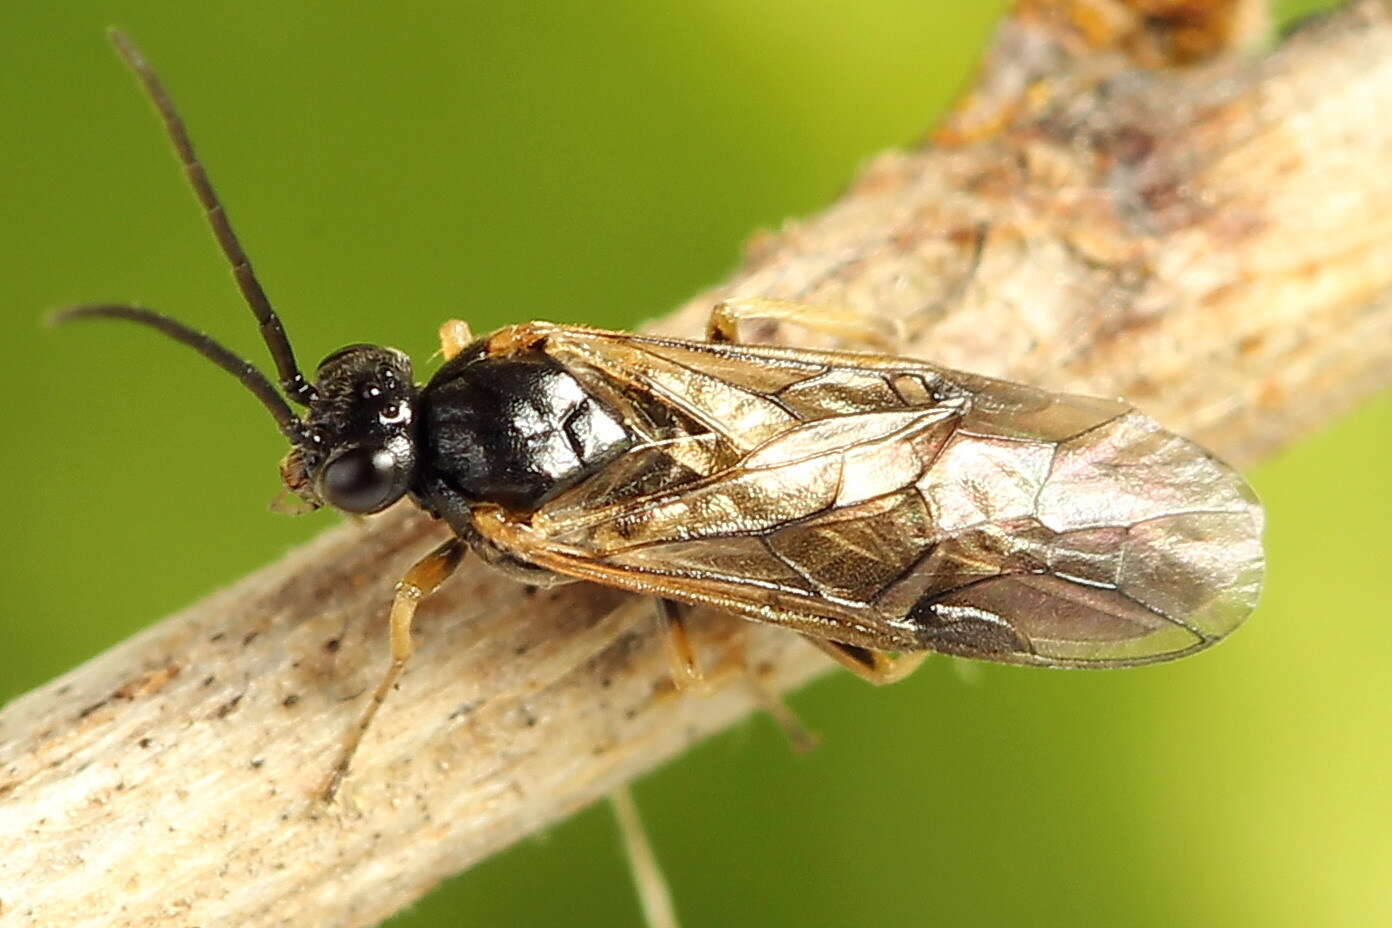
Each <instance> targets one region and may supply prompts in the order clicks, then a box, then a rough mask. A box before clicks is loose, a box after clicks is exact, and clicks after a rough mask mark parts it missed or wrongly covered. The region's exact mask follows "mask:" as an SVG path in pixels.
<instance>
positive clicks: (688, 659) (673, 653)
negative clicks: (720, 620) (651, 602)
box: [657, 596, 705, 690]
mask: <svg viewBox="0 0 1392 928" xmlns="http://www.w3.org/2000/svg"><path fill="white" fill-rule="evenodd" d="M685 618H686V606H685V605H684V604H683V603H679V602H676V601H675V600H671V599H663V598H662V597H660V596H659V597H658V599H657V621H658V623H659V624H660V625H661V626H662V643H663V650H665V651H666V652H667V669H668V671H669V672H670V673H671V674H672V685H673V686H675V687H676V688H677V689H678V690H687V689H691V688H693V687H696V686H700V685H701V684H702V683H703V682H705V675H704V674H702V673H701V665H700V663H699V662H698V661H697V660H696V649H695V648H693V647H692V646H691V636H690V635H688V634H687V631H686V622H685Z"/></svg>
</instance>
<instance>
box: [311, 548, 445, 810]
mask: <svg viewBox="0 0 1392 928" xmlns="http://www.w3.org/2000/svg"><path fill="white" fill-rule="evenodd" d="M466 550H467V549H466V548H465V545H464V541H463V539H460V538H451V539H450V540H449V541H446V542H445V543H444V544H442V545H440V546H439V547H438V548H436V549H435V550H434V551H431V552H430V553H429V554H427V555H426V556H425V557H423V558H421V559H420V560H419V561H417V562H416V564H415V566H414V567H412V568H411V569H410V570H408V571H406V576H404V577H402V578H401V582H400V583H398V584H397V585H396V596H395V598H393V600H392V607H391V618H390V620H389V621H390V623H391V663H390V664H389V665H387V672H386V674H385V675H384V676H383V677H382V681H381V682H380V683H378V684H377V689H376V690H375V691H374V692H373V694H372V701H371V702H369V703H368V704H367V708H366V709H364V710H363V713H362V716H361V717H360V718H359V719H358V721H357V724H356V725H354V726H353V728H352V730H351V731H350V732H349V733H348V740H347V741H345V742H344V743H343V750H342V751H341V752H340V754H339V756H338V763H336V764H334V769H333V772H332V773H331V774H330V775H329V782H328V783H327V784H326V785H325V787H324V792H323V797H324V801H325V802H331V801H332V800H333V798H334V796H335V794H337V793H338V788H339V787H340V786H341V785H343V778H344V777H345V776H347V775H348V767H349V765H350V764H352V762H353V755H354V754H356V753H357V751H358V746H359V745H361V744H362V739H363V735H365V734H367V729H368V728H369V727H371V725H372V720H373V718H375V717H376V715H377V710H378V709H380V708H382V703H384V702H386V700H387V694H388V693H390V692H391V691H392V689H393V688H394V687H395V686H396V682H397V681H398V680H400V679H401V673H402V671H403V670H405V669H406V661H407V660H408V659H409V658H410V657H411V650H412V647H411V620H412V619H414V618H415V616H416V607H417V606H418V605H420V601H421V600H422V599H424V598H425V597H427V596H429V595H430V594H431V593H433V592H435V590H436V589H438V588H439V586H440V584H442V583H444V582H445V580H446V578H448V577H449V575H450V574H452V573H454V569H455V568H456V567H458V566H459V562H460V561H461V560H463V558H464V552H465V551H466Z"/></svg>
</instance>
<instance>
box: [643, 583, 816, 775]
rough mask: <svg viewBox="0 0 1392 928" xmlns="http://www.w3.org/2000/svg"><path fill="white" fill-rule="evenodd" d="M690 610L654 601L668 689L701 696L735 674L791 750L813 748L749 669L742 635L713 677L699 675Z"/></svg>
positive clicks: (799, 725)
mask: <svg viewBox="0 0 1392 928" xmlns="http://www.w3.org/2000/svg"><path fill="white" fill-rule="evenodd" d="M689 608H691V607H690V606H687V605H686V604H685V603H679V602H676V601H675V600H671V599H663V598H660V597H659V598H658V600H657V617H658V621H659V622H660V623H661V625H662V638H663V647H664V650H665V651H666V652H667V671H668V673H669V674H671V677H672V686H673V688H674V689H676V690H677V692H679V693H680V692H686V691H695V692H701V691H703V690H706V689H707V684H708V683H710V684H716V683H718V682H719V681H721V680H724V679H727V678H728V675H729V674H732V673H733V674H738V675H739V676H740V678H741V679H743V680H744V682H745V683H746V684H747V685H748V686H749V691H750V692H751V693H753V694H754V698H755V699H756V700H758V702H759V705H760V706H761V707H763V710H764V711H765V712H767V713H768V714H769V715H770V716H771V717H772V718H773V720H774V722H776V723H777V724H778V727H779V728H781V729H783V734H785V735H786V736H787V738H788V741H789V743H790V744H791V745H792V747H793V750H794V751H796V752H797V753H799V754H804V753H806V752H807V751H810V750H812V748H814V747H816V746H817V736H816V735H814V734H812V732H810V731H808V730H807V727H806V726H805V725H803V724H802V722H801V721H800V720H799V719H798V717H797V716H796V715H794V714H793V710H791V709H789V708H788V707H787V706H786V705H784V703H783V700H782V699H781V698H780V697H779V695H778V694H777V693H776V692H774V691H773V690H772V689H771V688H770V687H769V686H768V685H767V684H765V683H764V681H763V680H761V679H760V678H759V675H758V674H757V673H756V672H755V671H754V669H753V668H751V667H750V666H749V663H748V661H746V660H745V654H744V633H743V632H739V633H737V634H736V635H735V637H734V638H733V639H732V640H731V641H730V642H729V643H728V644H727V645H726V647H725V649H724V651H725V653H724V656H723V657H722V659H721V662H720V665H719V666H718V667H716V669H715V672H714V674H713V677H707V676H706V675H705V674H704V673H703V672H702V671H701V664H700V661H698V660H697V658H696V649H695V647H694V646H693V645H692V643H691V635H690V633H689V632H688V631H687V627H686V622H685V618H686V612H687V610H688V609H689Z"/></svg>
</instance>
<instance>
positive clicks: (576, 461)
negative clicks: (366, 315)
mask: <svg viewBox="0 0 1392 928" xmlns="http://www.w3.org/2000/svg"><path fill="white" fill-rule="evenodd" d="M313 388H314V391H315V397H314V399H313V400H311V402H310V405H309V412H308V414H307V415H306V416H305V418H304V419H303V420H302V422H303V433H302V435H301V436H299V437H298V438H297V440H296V441H295V445H296V449H297V451H296V452H295V453H294V454H292V458H297V460H295V466H294V467H293V468H291V469H290V470H289V472H288V474H287V479H286V482H287V485H289V486H290V487H291V489H293V490H295V492H297V493H298V494H299V495H300V496H301V497H303V498H304V499H305V500H306V501H308V502H310V503H311V504H313V505H320V504H322V503H327V504H328V505H330V506H333V507H334V508H336V509H342V510H344V511H347V512H354V513H371V512H378V511H380V510H382V509H385V508H386V507H387V506H389V505H391V504H392V503H394V502H396V500H398V499H400V498H401V497H402V496H403V495H405V494H406V493H408V492H409V493H410V494H411V495H412V496H413V497H415V499H416V501H417V502H419V503H420V504H421V506H422V507H424V508H425V509H427V510H429V511H430V512H432V513H434V514H435V515H437V516H440V517H443V518H445V519H446V520H447V521H449V523H450V524H451V525H452V526H453V527H454V528H455V530H456V531H458V532H460V533H461V534H465V533H467V521H468V511H469V508H470V507H471V506H473V505H477V504H479V503H495V504H497V505H499V506H503V507H505V508H506V509H508V510H511V511H513V512H519V513H526V512H531V511H532V510H534V509H536V508H537V507H538V506H540V505H541V504H542V503H544V502H546V501H547V500H549V499H551V498H553V497H555V496H556V495H557V494H559V493H561V492H563V491H564V490H566V489H569V488H570V487H572V486H574V485H576V484H577V483H579V482H581V481H582V480H584V479H585V478H586V477H587V476H589V475H590V474H592V473H593V472H594V471H595V470H596V469H597V468H599V467H602V466H603V465H604V464H607V463H608V462H609V461H611V460H613V459H614V458H615V457H616V456H617V455H619V454H621V453H622V452H623V451H624V450H625V449H627V448H628V447H630V446H631V444H632V439H631V436H630V435H629V434H628V432H627V431H626V430H625V428H624V426H623V424H622V423H621V422H620V421H619V419H618V417H617V416H616V415H615V414H614V413H613V412H612V411H611V410H610V409H608V408H607V407H606V406H605V405H604V404H603V403H601V402H600V401H599V400H598V399H596V398H595V397H594V396H592V395H590V394H589V393H588V392H586V390H585V388H584V386H583V385H582V384H581V383H580V381H579V380H577V379H576V378H575V377H574V376H573V375H572V374H570V373H569V372H567V371H566V370H565V369H564V368H562V367H561V366H560V365H559V364H557V363H556V362H555V361H553V360H551V359H550V358H548V357H546V356H545V355H543V354H540V353H533V354H529V355H523V356H520V357H509V358H491V357H488V356H487V355H486V354H485V352H484V350H483V348H482V344H481V343H479V344H477V345H475V346H472V347H471V348H470V349H467V350H465V351H464V352H461V353H460V354H459V355H458V356H457V357H455V358H454V359H453V360H451V361H450V362H449V363H447V364H446V365H445V366H444V367H442V368H441V369H440V370H439V372H437V373H436V375H435V376H434V377H433V378H432V379H431V381H430V383H429V384H427V385H426V386H425V387H423V388H417V387H416V386H415V385H414V384H413V383H412V379H411V364H410V361H409V359H407V357H406V356H405V355H404V354H402V353H401V352H399V351H397V350H395V349H392V348H381V347H377V346H374V345H351V346H349V347H347V348H344V349H341V350H339V351H337V352H334V353H333V354H331V355H329V356H328V357H327V358H325V359H324V361H323V362H322V363H321V364H320V365H319V369H318V371H317V373H316V376H315V382H314V385H313ZM292 478H293V479H292Z"/></svg>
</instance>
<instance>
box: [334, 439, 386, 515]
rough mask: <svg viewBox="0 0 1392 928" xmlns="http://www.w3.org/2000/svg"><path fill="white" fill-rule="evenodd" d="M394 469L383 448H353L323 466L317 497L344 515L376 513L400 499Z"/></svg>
mask: <svg viewBox="0 0 1392 928" xmlns="http://www.w3.org/2000/svg"><path fill="white" fill-rule="evenodd" d="M397 470H398V466H397V460H396V455H394V454H392V453H391V452H390V451H388V450H387V449H386V448H353V449H352V450H350V451H345V452H344V453H343V454H340V455H339V456H338V457H336V458H334V459H333V460H331V461H329V463H328V464H326V465H324V475H323V477H322V478H321V480H320V486H319V495H321V496H322V497H324V499H325V500H326V501H327V502H328V503H329V505H330V506H333V507H335V508H336V509H342V510H343V511H344V512H356V513H369V512H376V511H378V510H379V509H385V508H386V507H387V506H388V505H390V504H391V503H393V502H395V501H396V500H397V498H398V497H400V496H401V494H402V492H403V491H402V490H401V489H399V488H398V485H399V484H400V483H401V481H400V480H399V479H398V474H397Z"/></svg>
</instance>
